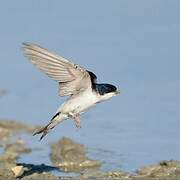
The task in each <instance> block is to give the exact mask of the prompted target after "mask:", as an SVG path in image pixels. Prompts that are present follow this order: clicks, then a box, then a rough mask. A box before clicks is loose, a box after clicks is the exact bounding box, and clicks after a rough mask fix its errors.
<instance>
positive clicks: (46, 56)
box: [23, 43, 91, 96]
mask: <svg viewBox="0 0 180 180" xmlns="http://www.w3.org/2000/svg"><path fill="white" fill-rule="evenodd" d="M23 45H24V47H23V49H24V53H25V56H26V57H27V58H28V59H29V60H30V62H31V63H32V64H34V65H35V66H36V67H38V68H39V69H40V70H42V71H43V72H45V73H46V74H47V75H48V76H49V77H51V78H53V79H54V80H56V81H58V82H59V84H60V88H59V94H60V95H61V96H68V95H74V94H77V93H79V92H80V91H84V90H86V89H87V88H90V87H91V77H90V75H89V73H88V71H87V70H85V69H84V68H82V67H80V66H78V65H76V64H74V63H72V62H70V61H69V60H67V59H65V58H63V57H61V56H58V55H55V54H54V53H51V52H49V51H48V50H46V49H44V48H42V47H40V46H38V45H35V44H30V43H24V44H23Z"/></svg>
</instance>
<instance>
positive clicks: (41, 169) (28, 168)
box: [17, 163, 62, 178]
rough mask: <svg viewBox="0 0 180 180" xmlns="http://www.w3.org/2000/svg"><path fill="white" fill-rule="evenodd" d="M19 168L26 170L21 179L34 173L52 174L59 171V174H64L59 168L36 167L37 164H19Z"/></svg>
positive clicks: (42, 165) (43, 165)
mask: <svg viewBox="0 0 180 180" xmlns="http://www.w3.org/2000/svg"><path fill="white" fill-rule="evenodd" d="M17 165H18V166H23V167H24V168H25V169H26V170H25V171H24V173H23V174H22V175H21V176H20V177H19V178H23V177H25V176H29V175H32V174H34V173H38V174H41V173H44V172H52V171H57V172H62V171H61V170H60V169H59V168H57V167H53V166H48V165H45V164H41V165H35V164H26V163H18V164H17Z"/></svg>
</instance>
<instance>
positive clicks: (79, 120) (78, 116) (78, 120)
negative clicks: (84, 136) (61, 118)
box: [74, 114, 81, 129]
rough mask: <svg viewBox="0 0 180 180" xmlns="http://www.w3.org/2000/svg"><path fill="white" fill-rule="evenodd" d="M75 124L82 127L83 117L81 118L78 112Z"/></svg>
mask: <svg viewBox="0 0 180 180" xmlns="http://www.w3.org/2000/svg"><path fill="white" fill-rule="evenodd" d="M74 121H75V125H76V127H77V128H78V129H79V128H81V119H80V114H76V115H75V117H74Z"/></svg>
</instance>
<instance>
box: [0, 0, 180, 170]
mask: <svg viewBox="0 0 180 180" xmlns="http://www.w3.org/2000/svg"><path fill="white" fill-rule="evenodd" d="M179 8H180V1H178V0H174V1H168V0H167V1H164V0H158V1H157V0H151V1H142V0H138V1H130V0H122V1H101V0H100V1H89V2H87V1H81V0H77V1H71V2H70V1H63V0H60V1H59V0H54V1H53V2H52V1H48V0H39V1H38V2H37V1H35V0H32V1H27V2H25V1H23V0H20V1H18V3H17V2H13V1H10V0H7V1H4V2H2V4H1V6H0V23H1V28H0V39H1V41H0V88H1V87H2V88H4V89H7V90H8V91H9V94H8V95H7V96H4V97H3V98H1V99H0V117H1V118H8V119H16V120H19V121H22V122H27V123H31V124H40V125H43V124H46V123H47V122H48V121H49V119H50V118H51V117H52V116H53V115H54V112H55V111H56V109H57V108H58V106H59V105H60V104H61V103H63V101H64V100H65V98H60V97H58V93H57V84H56V83H55V82H53V81H52V80H50V79H49V78H47V77H46V76H45V75H44V74H42V73H41V72H39V71H38V70H36V69H35V68H34V67H33V66H32V65H31V64H29V63H28V62H27V60H26V59H25V58H24V57H23V55H22V51H21V43H22V42H24V41H29V42H34V43H38V44H40V45H42V46H44V47H46V48H48V49H51V50H52V51H55V52H57V53H59V54H61V55H63V56H65V57H67V58H69V59H73V60H74V62H76V63H78V64H81V65H82V66H84V67H86V68H88V69H89V70H91V71H93V72H94V73H95V74H96V75H97V76H98V80H99V82H108V83H112V84H115V85H117V86H118V87H119V88H120V89H121V91H122V93H121V95H120V96H118V97H116V98H113V99H111V100H110V101H108V102H105V103H102V104H99V105H98V106H97V107H96V108H93V109H91V110H90V111H88V112H87V113H86V114H83V116H82V126H83V128H82V129H81V130H78V131H77V130H76V128H75V127H74V124H73V122H72V121H71V120H68V121H66V122H64V123H63V124H61V125H60V126H58V127H57V128H56V130H55V131H53V132H52V133H51V134H49V136H47V138H46V139H45V140H44V141H42V142H39V141H38V139H37V137H29V136H28V137H25V138H26V139H27V141H28V142H29V144H30V146H32V147H34V148H41V150H39V151H35V152H34V153H33V154H32V155H30V156H29V155H28V156H24V157H23V158H22V159H20V161H21V162H27V163H35V164H41V163H45V164H50V161H49V158H48V154H49V152H50V151H49V148H48V147H49V144H50V143H52V142H55V141H57V140H58V139H59V138H61V137H62V136H67V137H70V138H72V139H73V140H75V141H77V142H80V143H82V144H84V145H85V146H86V147H87V148H88V154H89V156H90V157H92V158H94V159H98V160H100V161H101V162H103V167H102V169H103V170H105V171H106V170H118V169H124V170H128V171H133V170H135V169H137V168H138V167H140V166H143V165H147V164H151V163H155V162H157V161H160V160H165V159H166V160H168V159H176V160H180V154H179V150H180V138H179V137H180V131H179V126H180V93H179V92H180V71H179V70H180V51H179V47H180V35H179V32H180V21H179V19H180V11H179Z"/></svg>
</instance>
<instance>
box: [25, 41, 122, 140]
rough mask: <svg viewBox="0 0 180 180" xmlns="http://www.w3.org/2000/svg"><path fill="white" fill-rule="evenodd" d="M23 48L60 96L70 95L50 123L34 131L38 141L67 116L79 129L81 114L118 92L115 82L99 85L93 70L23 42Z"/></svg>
mask: <svg viewBox="0 0 180 180" xmlns="http://www.w3.org/2000/svg"><path fill="white" fill-rule="evenodd" d="M23 50H24V54H25V56H26V57H27V58H28V59H29V61H30V62H31V63H32V64H34V65H35V66H36V67H37V68H39V69H40V70H41V71H43V72H44V73H46V74H47V75H48V76H49V77H51V78H52V79H54V80H55V81H57V82H58V84H59V95H60V96H69V98H68V99H67V100H66V101H65V102H64V103H63V104H62V105H61V106H60V107H59V108H58V110H57V112H56V113H55V115H54V116H53V117H52V119H51V120H50V122H49V123H48V124H47V125H46V126H45V127H43V128H40V129H39V130H37V131H36V132H35V133H34V134H33V135H37V134H42V136H41V137H40V140H41V139H43V138H44V136H45V135H47V134H48V132H49V131H50V130H51V129H53V128H54V127H55V126H56V125H57V124H59V123H60V122H62V121H63V120H66V119H68V118H71V119H73V120H74V122H75V125H76V127H77V128H80V127H81V121H80V114H81V113H83V112H85V111H87V110H88V109H89V108H91V107H93V106H95V105H96V104H97V103H99V102H102V101H105V100H108V99H110V98H111V97H113V96H116V95H118V94H119V93H120V91H119V90H118V89H117V88H116V87H115V86H114V85H111V84H98V83H97V77H96V75H95V74H94V73H93V72H91V71H88V70H86V69H85V68H82V67H81V66H79V65H77V64H74V63H72V62H71V61H69V60H67V59H65V58H63V57H62V56H59V55H56V54H54V53H52V52H50V51H49V50H47V49H44V48H42V47H40V46H38V45H35V44H31V43H23Z"/></svg>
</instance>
